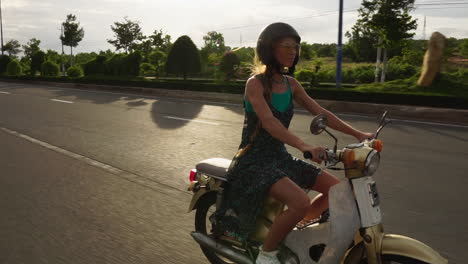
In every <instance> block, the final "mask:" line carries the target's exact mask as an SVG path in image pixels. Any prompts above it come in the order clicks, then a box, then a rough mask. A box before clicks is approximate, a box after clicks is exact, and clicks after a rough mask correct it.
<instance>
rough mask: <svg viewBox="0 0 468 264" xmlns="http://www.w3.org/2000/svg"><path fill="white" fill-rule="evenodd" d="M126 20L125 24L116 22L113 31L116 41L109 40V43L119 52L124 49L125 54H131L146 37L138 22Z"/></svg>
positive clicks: (112, 27)
mask: <svg viewBox="0 0 468 264" xmlns="http://www.w3.org/2000/svg"><path fill="white" fill-rule="evenodd" d="M124 20H125V21H124V22H123V23H120V22H114V25H113V26H111V29H112V31H114V36H115V38H116V39H114V40H112V39H108V40H107V42H109V43H110V44H112V45H113V46H114V47H115V48H116V50H117V51H118V50H120V49H123V50H125V53H129V52H132V51H133V50H134V48H135V45H136V44H138V43H139V41H141V40H143V39H144V36H143V34H142V33H141V27H140V24H139V22H138V21H131V20H129V19H128V18H127V17H125V18H124Z"/></svg>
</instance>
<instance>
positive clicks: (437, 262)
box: [341, 234, 448, 264]
mask: <svg viewBox="0 0 468 264" xmlns="http://www.w3.org/2000/svg"><path fill="white" fill-rule="evenodd" d="M365 251H366V249H365V246H364V242H361V243H359V244H357V245H355V246H354V247H353V248H351V249H350V250H348V252H347V253H346V256H345V257H344V259H343V261H342V262H341V263H342V264H358V263H361V259H362V257H363V256H364V255H365ZM381 252H382V253H381V254H382V255H398V256H404V257H408V258H413V259H417V260H419V261H423V262H426V263H430V264H447V263H448V261H447V260H446V259H445V258H443V257H442V256H441V255H440V254H439V253H437V252H436V251H435V250H433V249H432V248H430V247H429V246H428V245H426V244H424V243H422V242H420V241H417V240H415V239H412V238H409V237H405V236H400V235H393V234H385V235H384V237H383V239H382V249H381Z"/></svg>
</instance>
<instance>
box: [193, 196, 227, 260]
mask: <svg viewBox="0 0 468 264" xmlns="http://www.w3.org/2000/svg"><path fill="white" fill-rule="evenodd" d="M215 210H216V195H215V194H214V193H213V194H212V195H211V194H208V195H207V196H205V197H203V198H202V199H201V200H199V201H198V204H197V211H196V214H195V230H196V231H197V232H200V233H203V234H207V235H211V234H212V226H211V222H210V221H209V217H210V216H211V215H212V214H213V213H214V212H215ZM200 247H201V249H202V251H203V254H205V256H206V258H207V259H208V260H209V261H210V262H211V263H213V264H229V263H234V262H232V261H230V260H229V259H227V258H225V257H223V256H220V255H218V254H216V253H215V252H214V251H212V250H211V249H209V248H207V247H203V246H200Z"/></svg>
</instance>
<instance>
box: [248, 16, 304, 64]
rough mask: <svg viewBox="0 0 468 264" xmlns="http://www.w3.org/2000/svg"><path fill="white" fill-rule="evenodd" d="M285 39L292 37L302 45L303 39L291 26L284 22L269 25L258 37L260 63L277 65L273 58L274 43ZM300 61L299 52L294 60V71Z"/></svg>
mask: <svg viewBox="0 0 468 264" xmlns="http://www.w3.org/2000/svg"><path fill="white" fill-rule="evenodd" d="M285 37H292V38H294V39H295V40H296V42H297V43H301V37H300V36H299V34H298V33H297V31H296V30H295V29H294V28H293V27H292V26H291V25H289V24H286V23H283V22H277V23H273V24H270V25H268V26H267V27H266V28H265V29H263V31H262V33H260V36H259V37H258V41H257V49H256V50H257V55H258V58H259V59H260V61H261V62H262V63H263V64H265V65H272V64H275V59H274V56H273V43H274V42H275V41H277V40H278V39H280V38H285ZM298 61H299V52H298V53H297V55H296V58H295V59H294V64H293V67H292V68H293V69H290V73H292V72H291V70H292V71H294V66H295V65H296V64H297V62H298Z"/></svg>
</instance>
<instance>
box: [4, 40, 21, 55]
mask: <svg viewBox="0 0 468 264" xmlns="http://www.w3.org/2000/svg"><path fill="white" fill-rule="evenodd" d="M20 47H21V45H20V44H19V41H18V40H16V39H11V40H10V41H8V42H7V43H6V44H5V45H4V46H3V51H6V52H7V53H8V56H10V57H16V54H18V53H20V52H21V49H20Z"/></svg>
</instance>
